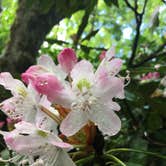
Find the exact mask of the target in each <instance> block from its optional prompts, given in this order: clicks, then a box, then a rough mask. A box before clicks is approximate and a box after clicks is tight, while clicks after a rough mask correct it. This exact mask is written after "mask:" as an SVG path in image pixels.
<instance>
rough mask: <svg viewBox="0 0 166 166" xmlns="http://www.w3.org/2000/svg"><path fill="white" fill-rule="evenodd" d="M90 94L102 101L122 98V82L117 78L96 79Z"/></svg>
mask: <svg viewBox="0 0 166 166" xmlns="http://www.w3.org/2000/svg"><path fill="white" fill-rule="evenodd" d="M92 93H93V94H94V95H95V96H97V97H100V98H101V99H102V100H103V101H104V100H106V101H107V100H112V98H114V97H115V98H116V97H117V98H124V82H123V80H122V79H120V78H118V77H103V78H100V79H98V81H97V82H96V84H95V86H94V87H93V89H92Z"/></svg>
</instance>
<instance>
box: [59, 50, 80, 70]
mask: <svg viewBox="0 0 166 166" xmlns="http://www.w3.org/2000/svg"><path fill="white" fill-rule="evenodd" d="M58 62H59V64H60V65H61V67H62V69H63V70H64V71H65V72H66V73H70V71H71V70H72V68H73V67H74V65H75V64H76V63H77V57H76V53H75V52H74V50H73V49H71V48H65V49H63V50H62V51H61V52H60V53H59V55H58Z"/></svg>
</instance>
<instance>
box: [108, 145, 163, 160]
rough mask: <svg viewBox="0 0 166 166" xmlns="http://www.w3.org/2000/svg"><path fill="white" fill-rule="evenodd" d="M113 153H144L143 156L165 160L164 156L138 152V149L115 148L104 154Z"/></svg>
mask: <svg viewBox="0 0 166 166" xmlns="http://www.w3.org/2000/svg"><path fill="white" fill-rule="evenodd" d="M113 152H136V153H144V154H147V155H151V156H155V157H159V158H162V159H165V160H166V155H161V154H158V153H153V152H148V151H143V150H138V149H130V148H116V149H111V150H109V151H107V152H106V154H109V153H113Z"/></svg>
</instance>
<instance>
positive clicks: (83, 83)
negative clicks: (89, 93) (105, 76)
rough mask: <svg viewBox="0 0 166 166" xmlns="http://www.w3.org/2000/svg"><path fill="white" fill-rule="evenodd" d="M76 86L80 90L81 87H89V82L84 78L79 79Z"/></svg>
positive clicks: (81, 89)
mask: <svg viewBox="0 0 166 166" xmlns="http://www.w3.org/2000/svg"><path fill="white" fill-rule="evenodd" d="M77 87H78V89H79V90H80V91H81V92H82V91H83V88H86V89H90V87H91V84H90V82H89V81H88V80H87V79H85V78H84V79H81V80H79V82H78V83H77Z"/></svg>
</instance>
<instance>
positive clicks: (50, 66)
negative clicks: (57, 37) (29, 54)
mask: <svg viewBox="0 0 166 166" xmlns="http://www.w3.org/2000/svg"><path fill="white" fill-rule="evenodd" d="M37 64H38V65H41V66H44V67H45V68H46V69H47V70H48V71H49V72H50V73H53V74H55V75H56V77H58V78H59V79H60V80H64V79H65V78H66V76H67V73H65V72H64V71H63V70H62V69H61V67H60V65H58V66H57V65H55V63H54V61H53V60H52V58H51V57H50V56H48V55H42V56H40V57H39V58H38V62H37Z"/></svg>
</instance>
